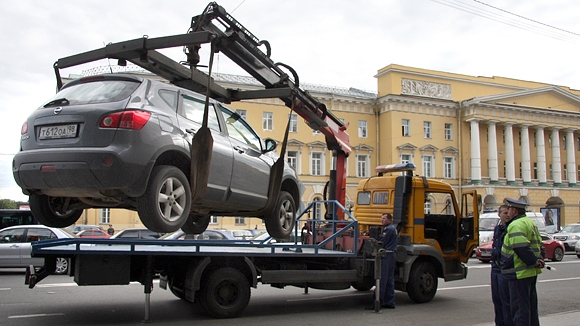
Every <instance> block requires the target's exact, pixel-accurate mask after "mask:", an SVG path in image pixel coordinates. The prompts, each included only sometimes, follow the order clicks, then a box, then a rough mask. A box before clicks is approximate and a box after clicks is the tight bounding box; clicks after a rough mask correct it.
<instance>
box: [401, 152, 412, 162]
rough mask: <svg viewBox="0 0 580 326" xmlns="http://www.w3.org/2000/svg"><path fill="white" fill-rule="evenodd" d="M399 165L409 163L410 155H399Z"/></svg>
mask: <svg viewBox="0 0 580 326" xmlns="http://www.w3.org/2000/svg"><path fill="white" fill-rule="evenodd" d="M401 163H403V164H407V163H411V155H410V154H401Z"/></svg>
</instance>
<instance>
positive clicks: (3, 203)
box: [0, 199, 18, 209]
mask: <svg viewBox="0 0 580 326" xmlns="http://www.w3.org/2000/svg"><path fill="white" fill-rule="evenodd" d="M17 208H18V203H17V202H15V201H14V200H12V199H0V209H17Z"/></svg>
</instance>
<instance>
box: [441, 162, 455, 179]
mask: <svg viewBox="0 0 580 326" xmlns="http://www.w3.org/2000/svg"><path fill="white" fill-rule="evenodd" d="M443 161H444V165H445V166H444V169H445V178H446V179H453V178H454V177H455V167H454V166H453V157H445V158H443Z"/></svg>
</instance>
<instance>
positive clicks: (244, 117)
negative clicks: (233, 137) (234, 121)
mask: <svg viewBox="0 0 580 326" xmlns="http://www.w3.org/2000/svg"><path fill="white" fill-rule="evenodd" d="M236 113H237V114H238V115H239V116H240V117H242V118H243V119H244V120H248V119H247V116H246V110H236Z"/></svg>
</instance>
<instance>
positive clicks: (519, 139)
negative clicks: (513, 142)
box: [518, 130, 522, 146]
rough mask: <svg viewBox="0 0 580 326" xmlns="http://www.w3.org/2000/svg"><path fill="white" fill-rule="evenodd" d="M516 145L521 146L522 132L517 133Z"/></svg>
mask: <svg viewBox="0 0 580 326" xmlns="http://www.w3.org/2000/svg"><path fill="white" fill-rule="evenodd" d="M518 145H520V146H522V131H521V130H520V131H518Z"/></svg>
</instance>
